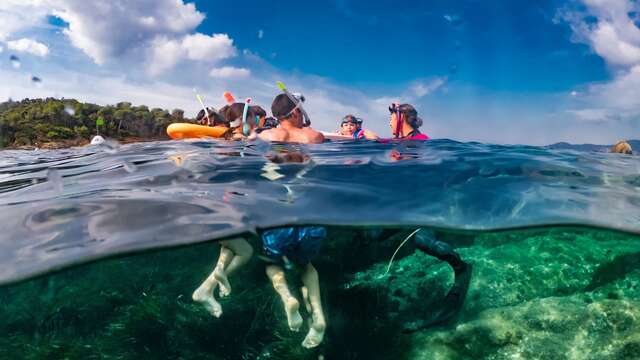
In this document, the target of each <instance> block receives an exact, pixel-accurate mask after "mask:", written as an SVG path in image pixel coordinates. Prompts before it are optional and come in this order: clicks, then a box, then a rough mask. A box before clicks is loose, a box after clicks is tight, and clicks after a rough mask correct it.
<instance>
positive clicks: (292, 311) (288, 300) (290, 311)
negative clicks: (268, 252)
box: [266, 265, 303, 331]
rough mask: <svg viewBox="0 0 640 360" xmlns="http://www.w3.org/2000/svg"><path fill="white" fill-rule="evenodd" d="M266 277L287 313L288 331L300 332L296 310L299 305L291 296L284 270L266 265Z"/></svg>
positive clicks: (298, 315)
mask: <svg viewBox="0 0 640 360" xmlns="http://www.w3.org/2000/svg"><path fill="white" fill-rule="evenodd" d="M266 270H267V276H269V279H270V280H271V283H272V284H273V288H274V289H275V290H276V292H277V293H278V295H280V299H282V303H283V304H284V310H285V312H286V313H287V321H288V323H289V329H291V330H292V331H298V330H300V327H301V326H302V322H303V321H302V316H300V312H299V311H298V309H299V308H300V303H299V302H298V300H296V298H295V297H293V296H292V295H291V292H290V291H289V286H287V280H286V278H285V276H284V270H283V269H282V268H281V267H280V266H278V265H267V269H266Z"/></svg>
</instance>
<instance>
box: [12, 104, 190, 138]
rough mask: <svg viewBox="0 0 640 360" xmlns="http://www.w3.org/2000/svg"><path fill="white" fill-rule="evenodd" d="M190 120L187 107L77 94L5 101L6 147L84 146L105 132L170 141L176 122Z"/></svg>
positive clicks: (110, 134) (108, 135)
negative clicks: (97, 100)
mask: <svg viewBox="0 0 640 360" xmlns="http://www.w3.org/2000/svg"><path fill="white" fill-rule="evenodd" d="M175 122H190V123H194V122H195V120H193V119H190V118H185V116H184V111H183V110H181V109H173V110H172V111H169V110H165V109H160V108H152V109H149V107H147V106H145V105H140V106H133V105H132V104H131V103H129V102H120V103H117V104H115V105H106V106H101V105H96V104H91V103H82V102H79V101H77V100H75V99H64V98H63V99H56V98H46V99H24V100H21V101H11V100H9V101H7V102H4V103H0V149H2V150H7V149H23V150H30V149H35V148H41V149H60V148H68V147H73V146H83V145H86V144H88V143H89V142H90V140H91V137H93V135H96V134H98V133H99V134H100V135H102V136H104V137H108V138H111V139H114V140H117V141H118V142H121V143H131V142H140V141H156V140H168V139H169V137H168V136H167V134H166V132H165V129H166V128H167V126H168V125H169V124H171V123H175Z"/></svg>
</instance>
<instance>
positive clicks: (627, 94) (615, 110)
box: [556, 0, 640, 122]
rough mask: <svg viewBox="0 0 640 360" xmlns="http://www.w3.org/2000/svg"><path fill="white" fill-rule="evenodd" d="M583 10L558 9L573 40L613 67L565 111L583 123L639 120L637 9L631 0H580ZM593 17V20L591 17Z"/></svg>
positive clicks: (639, 42) (638, 29) (638, 35)
mask: <svg viewBox="0 0 640 360" xmlns="http://www.w3.org/2000/svg"><path fill="white" fill-rule="evenodd" d="M583 4H584V5H585V6H584V9H578V10H575V9H574V10H568V9H566V8H565V9H563V10H561V11H560V12H559V14H558V17H557V19H556V20H558V19H561V20H563V21H566V22H567V23H568V24H569V25H570V26H571V29H572V30H573V40H574V41H577V42H582V43H586V44H588V45H589V46H590V47H591V49H592V50H593V51H594V52H595V53H596V54H598V55H599V56H601V57H602V58H603V59H604V60H605V61H606V62H607V64H609V65H610V66H611V67H613V68H614V69H615V75H614V78H613V79H612V80H611V81H609V82H606V83H597V84H591V85H590V86H588V88H587V91H586V92H585V94H584V95H581V98H582V99H581V100H582V102H580V105H581V106H582V107H581V108H579V109H572V110H569V111H568V113H569V114H570V115H573V117H574V118H575V119H577V120H581V121H587V122H599V121H625V120H640V97H639V96H638V93H639V92H638V91H639V90H638V89H640V28H639V27H638V26H636V24H635V21H636V19H634V18H632V14H634V13H636V14H637V13H638V12H639V11H640V3H638V2H636V1H634V0H608V1H604V0H583ZM594 19H595V20H594Z"/></svg>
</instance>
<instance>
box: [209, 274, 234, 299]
mask: <svg viewBox="0 0 640 360" xmlns="http://www.w3.org/2000/svg"><path fill="white" fill-rule="evenodd" d="M213 277H214V278H215V279H216V280H217V281H218V285H219V286H220V297H227V296H229V294H231V284H229V279H228V278H227V274H225V273H224V270H222V269H220V268H218V267H216V268H215V270H214V271H213Z"/></svg>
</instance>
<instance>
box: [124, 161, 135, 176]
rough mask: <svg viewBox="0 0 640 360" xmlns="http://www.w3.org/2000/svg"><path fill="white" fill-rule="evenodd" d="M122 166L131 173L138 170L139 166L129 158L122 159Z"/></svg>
mask: <svg viewBox="0 0 640 360" xmlns="http://www.w3.org/2000/svg"><path fill="white" fill-rule="evenodd" d="M122 167H124V170H125V171H126V172H128V173H129V174H131V173H134V172H136V171H138V167H137V166H136V165H135V164H134V163H132V162H129V161H127V160H122Z"/></svg>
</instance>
